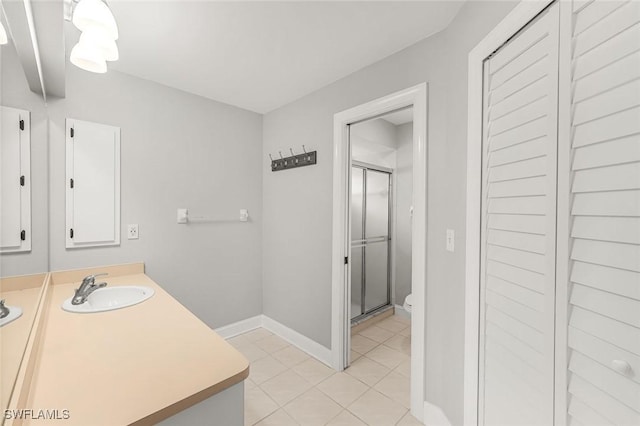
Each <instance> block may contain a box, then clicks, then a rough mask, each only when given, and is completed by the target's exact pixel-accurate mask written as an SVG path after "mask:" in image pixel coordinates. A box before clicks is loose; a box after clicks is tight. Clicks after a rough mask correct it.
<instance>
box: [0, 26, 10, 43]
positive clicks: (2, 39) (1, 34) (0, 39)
mask: <svg viewBox="0 0 640 426" xmlns="http://www.w3.org/2000/svg"><path fill="white" fill-rule="evenodd" d="M8 42H9V40H8V39H7V32H6V31H5V30H4V26H3V25H2V22H0V44H7V43H8Z"/></svg>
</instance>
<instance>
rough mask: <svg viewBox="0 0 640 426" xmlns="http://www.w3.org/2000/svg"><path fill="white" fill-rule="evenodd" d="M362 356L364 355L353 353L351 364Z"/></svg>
mask: <svg viewBox="0 0 640 426" xmlns="http://www.w3.org/2000/svg"><path fill="white" fill-rule="evenodd" d="M361 356H362V354H359V353H358V352H356V351H351V362H353V361H355V360H356V359H358V358H360V357H361Z"/></svg>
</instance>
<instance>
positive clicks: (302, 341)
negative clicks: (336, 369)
mask: <svg viewBox="0 0 640 426" xmlns="http://www.w3.org/2000/svg"><path fill="white" fill-rule="evenodd" d="M262 326H263V327H264V328H266V329H267V330H269V331H270V332H272V333H273V334H276V335H278V336H279V337H281V338H283V339H284V340H286V341H287V342H289V343H291V344H292V345H293V346H296V347H297V348H298V349H300V350H302V351H304V352H306V353H308V354H309V355H311V356H312V357H314V358H315V359H317V360H318V361H320V362H322V363H324V364H326V365H327V366H329V367H331V349H328V348H326V347H324V346H322V345H321V344H320V343H318V342H316V341H314V340H311V339H309V338H308V337H307V336H304V335H302V334H300V333H298V332H297V331H295V330H293V329H291V328H289V327H287V326H286V325H284V324H281V323H279V322H278V321H276V320H274V319H271V318H269V317H268V316H266V315H263V316H262ZM332 368H333V367H332Z"/></svg>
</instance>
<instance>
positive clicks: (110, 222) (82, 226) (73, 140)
mask: <svg viewBox="0 0 640 426" xmlns="http://www.w3.org/2000/svg"><path fill="white" fill-rule="evenodd" d="M66 127H67V129H66V131H67V181H66V185H67V248H78V247H91V246H101V245H117V244H119V243H120V129H119V128H118V127H113V126H107V125H103V124H96V123H90V122H86V121H80V120H67V126H66Z"/></svg>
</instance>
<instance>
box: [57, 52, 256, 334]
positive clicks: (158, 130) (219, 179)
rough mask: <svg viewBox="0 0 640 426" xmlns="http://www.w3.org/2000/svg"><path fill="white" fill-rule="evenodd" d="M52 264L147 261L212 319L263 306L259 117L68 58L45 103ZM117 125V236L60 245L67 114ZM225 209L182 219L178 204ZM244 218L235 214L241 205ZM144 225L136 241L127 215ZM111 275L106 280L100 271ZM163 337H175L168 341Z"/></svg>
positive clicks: (165, 283) (212, 322) (156, 275)
mask: <svg viewBox="0 0 640 426" xmlns="http://www.w3.org/2000/svg"><path fill="white" fill-rule="evenodd" d="M49 117H50V129H49V131H50V145H51V156H50V169H51V174H50V195H51V250H50V259H51V270H61V269H68V268H81V267H86V266H96V265H106V264H115V263H123V262H132V261H143V262H144V263H145V265H146V271H147V273H148V275H149V276H150V277H152V278H153V279H154V280H156V281H157V282H158V284H159V285H161V286H162V287H163V288H164V289H166V290H167V291H169V292H170V293H171V294H172V295H173V296H175V297H176V298H177V299H178V301H180V302H181V303H183V304H184V305H185V306H186V307H187V308H188V309H190V310H191V311H192V312H194V313H195V314H196V315H197V316H198V317H199V318H201V319H202V320H203V321H205V322H206V323H207V324H208V325H209V326H211V327H220V326H223V325H225V324H228V323H231V322H235V321H239V320H242V319H245V318H248V317H252V316H254V315H258V314H260V313H262V283H261V274H262V265H261V256H260V251H261V245H262V244H261V238H262V233H261V226H262V207H261V204H262V202H261V193H262V174H261V167H262V163H265V164H266V163H267V161H264V158H263V156H262V149H261V145H262V116H261V115H259V114H255V113H252V112H248V111H246V110H242V109H239V108H235V107H231V106H228V105H225V104H221V103H218V102H214V101H211V100H208V99H205V98H201V97H198V96H195V95H191V94H188V93H185V92H181V91H179V90H175V89H171V88H168V87H166V86H162V85H159V84H156V83H152V82H149V81H146V80H142V79H139V78H135V77H131V76H128V75H125V74H122V73H118V72H114V71H109V72H108V73H107V74H103V75H98V74H91V73H88V72H85V71H82V70H80V69H78V68H76V67H74V66H71V65H69V66H68V67H67V97H66V99H57V100H51V101H50V102H49ZM67 117H69V118H76V119H80V120H87V121H94V122H98V123H104V124H108V125H113V126H118V127H120V128H121V152H122V155H121V169H122V173H121V206H122V207H121V217H122V229H121V245H120V246H118V247H101V248H90V249H65V233H66V229H65V214H64V209H65V183H66V182H65V151H64V150H65V134H64V129H65V118H67ZM179 207H182V208H188V209H189V210H190V212H191V213H192V214H193V215H205V216H214V217H218V218H220V219H222V221H220V222H214V223H198V224H189V225H179V224H177V223H176V209H177V208H179ZM241 208H246V209H248V210H249V214H250V215H251V220H250V221H249V222H247V223H241V222H239V221H238V218H239V210H240V209H241ZM129 223H137V224H138V225H139V234H140V239H139V240H128V239H127V238H126V225H127V224H129ZM107 281H108V279H107ZM169 343H170V342H169Z"/></svg>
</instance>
